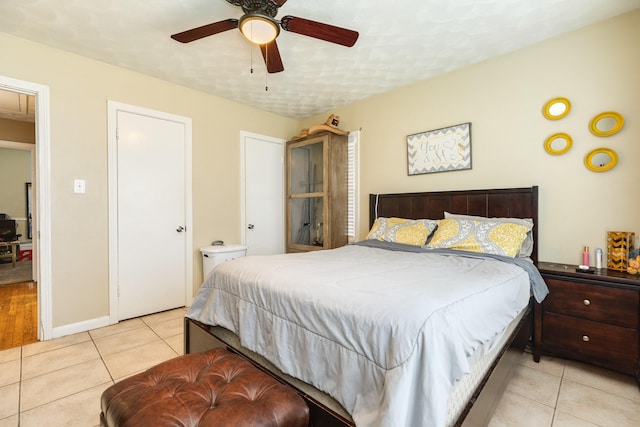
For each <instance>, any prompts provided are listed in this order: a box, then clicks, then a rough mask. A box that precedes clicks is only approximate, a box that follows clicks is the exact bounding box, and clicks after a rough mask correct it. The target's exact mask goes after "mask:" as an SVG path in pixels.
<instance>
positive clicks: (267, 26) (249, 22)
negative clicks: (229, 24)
mask: <svg viewBox="0 0 640 427" xmlns="http://www.w3.org/2000/svg"><path fill="white" fill-rule="evenodd" d="M238 28H240V32H241V33H242V35H243V36H244V37H245V38H246V39H247V40H249V41H250V42H251V43H255V44H267V43H271V42H272V41H273V40H275V38H276V37H278V34H280V27H279V26H278V23H277V22H276V20H275V19H273V18H270V17H268V16H265V15H259V14H255V13H248V14H246V15H244V16H242V17H241V18H240V20H239V21H238Z"/></svg>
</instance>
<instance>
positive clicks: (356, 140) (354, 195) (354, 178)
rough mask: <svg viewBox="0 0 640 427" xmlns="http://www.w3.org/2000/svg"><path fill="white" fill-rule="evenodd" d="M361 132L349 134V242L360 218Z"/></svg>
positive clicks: (353, 237)
mask: <svg viewBox="0 0 640 427" xmlns="http://www.w3.org/2000/svg"><path fill="white" fill-rule="evenodd" d="M359 147H360V131H359V130H355V131H352V132H349V139H348V142H347V163H348V167H347V235H348V236H349V241H353V240H354V239H355V237H356V228H357V226H356V218H358V212H357V211H358V203H357V202H358V188H359V187H358V176H359V174H360V171H359V167H358V166H359V151H360V150H359Z"/></svg>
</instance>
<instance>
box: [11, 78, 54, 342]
mask: <svg viewBox="0 0 640 427" xmlns="http://www.w3.org/2000/svg"><path fill="white" fill-rule="evenodd" d="M0 91H2V93H3V94H6V95H7V96H6V98H0V99H2V100H7V99H9V100H10V99H15V98H17V99H18V107H17V110H18V111H12V109H13V110H16V107H15V106H14V107H11V106H10V105H9V106H7V105H5V104H1V105H0V107H2V110H3V113H4V117H3V118H0V120H5V121H4V122H3V123H2V124H3V126H2V130H3V131H4V132H8V135H6V134H5V135H0V140H2V141H3V144H4V147H3V148H9V149H10V150H11V151H7V152H5V154H6V153H9V152H14V150H23V151H24V150H26V151H28V152H29V153H30V166H31V177H30V178H29V179H27V178H23V180H24V181H25V182H23V183H22V186H23V187H22V191H24V211H23V212H24V213H22V214H21V213H20V211H18V212H17V213H14V214H13V215H12V214H8V216H10V217H12V218H11V219H12V220H13V218H14V217H15V218H17V220H18V221H21V220H22V218H24V222H23V223H22V224H19V225H18V230H19V232H17V233H16V234H20V235H21V236H20V237H19V238H18V241H19V242H20V243H21V247H18V245H16V247H15V248H12V249H14V250H15V251H16V253H15V255H16V262H18V259H20V258H23V259H24V260H26V259H27V258H28V257H29V255H31V261H32V274H31V278H32V281H33V282H37V287H38V289H37V299H36V304H35V307H34V308H33V309H32V311H31V314H29V316H30V317H31V318H32V321H31V326H30V328H31V329H32V331H33V330H34V329H35V330H36V336H37V339H39V340H48V339H50V338H52V313H51V310H52V307H51V208H50V186H49V184H48V183H49V182H50V168H49V164H50V155H49V148H50V147H49V146H50V131H49V88H48V87H47V86H43V85H40V84H37V83H32V82H27V81H22V80H17V79H13V78H10V77H5V76H1V75H0ZM29 97H31V98H29ZM28 99H31V100H32V101H31V104H30V106H29V103H28V101H27V100H28ZM7 102H9V104H11V102H10V101H7ZM7 110H8V111H7ZM25 114H26V115H28V114H31V115H33V121H32V124H31V126H32V127H33V136H32V141H27V142H23V141H18V142H16V139H18V140H19V139H21V138H19V137H16V133H15V129H14V130H13V132H14V133H11V132H12V129H13V127H12V126H9V125H8V124H9V121H10V120H7V118H9V119H13V120H15V116H12V115H25ZM5 125H6V126H5ZM16 173H17V172H16ZM11 209H14V208H11ZM0 210H2V209H1V207H0ZM29 211H30V213H29ZM0 213H5V214H6V212H0ZM29 220H31V221H29ZM29 234H30V235H31V237H32V239H31V247H29V246H28V245H27V244H28V241H24V242H23V241H22V240H20V239H22V238H23V237H25V238H27V239H28V236H29ZM27 251H30V252H27ZM11 262H12V263H13V256H12V259H11ZM3 332H4V331H3Z"/></svg>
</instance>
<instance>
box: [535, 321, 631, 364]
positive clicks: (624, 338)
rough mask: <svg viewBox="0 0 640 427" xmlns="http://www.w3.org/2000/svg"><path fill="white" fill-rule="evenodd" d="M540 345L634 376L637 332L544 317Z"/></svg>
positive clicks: (600, 324)
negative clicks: (595, 361) (597, 362)
mask: <svg viewBox="0 0 640 427" xmlns="http://www.w3.org/2000/svg"><path fill="white" fill-rule="evenodd" d="M542 342H543V345H544V347H545V349H548V350H549V351H551V352H554V353H558V354H564V355H567V356H570V357H575V358H578V359H581V360H590V361H594V360H593V359H596V360H597V361H599V362H600V363H601V364H603V365H605V366H607V365H609V366H610V367H612V368H616V369H618V370H621V371H623V372H626V373H630V374H635V373H636V371H637V363H638V331H637V330H634V329H629V328H622V327H618V326H612V325H607V324H603V323H599V322H593V321H590V320H583V319H576V318H573V317H567V316H562V315H557V314H552V313H545V315H544V327H543V330H542Z"/></svg>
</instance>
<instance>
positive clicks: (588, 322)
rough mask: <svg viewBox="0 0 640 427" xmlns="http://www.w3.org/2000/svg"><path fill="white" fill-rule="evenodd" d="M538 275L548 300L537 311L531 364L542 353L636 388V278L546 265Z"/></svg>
mask: <svg viewBox="0 0 640 427" xmlns="http://www.w3.org/2000/svg"><path fill="white" fill-rule="evenodd" d="M538 270H540V273H541V274H542V277H543V278H544V280H545V282H546V283H547V286H548V287H549V295H547V297H546V298H545V300H544V301H543V302H542V304H536V307H535V329H534V330H535V332H534V359H535V360H539V358H540V353H541V352H542V353H548V354H554V355H558V356H561V357H566V358H568V359H574V360H579V361H582V362H586V363H591V364H594V365H598V366H602V367H605V368H609V369H612V370H614V371H617V372H621V373H624V374H629V375H633V376H635V377H636V380H637V381H638V384H639V385H640V275H635V276H634V275H631V274H627V273H626V272H621V271H614V270H607V269H602V270H596V272H595V273H578V272H576V266H575V265H566V264H553V263H547V262H541V263H539V264H538Z"/></svg>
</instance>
